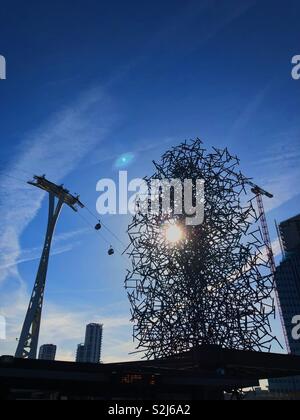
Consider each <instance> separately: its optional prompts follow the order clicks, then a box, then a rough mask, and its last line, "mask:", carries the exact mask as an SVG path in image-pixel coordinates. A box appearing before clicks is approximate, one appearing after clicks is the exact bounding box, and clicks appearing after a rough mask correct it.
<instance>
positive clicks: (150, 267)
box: [126, 139, 277, 359]
mask: <svg viewBox="0 0 300 420" xmlns="http://www.w3.org/2000/svg"><path fill="white" fill-rule="evenodd" d="M239 163H240V162H239V159H238V158H237V157H234V156H232V155H231V154H230V153H229V152H228V150H227V149H225V150H219V149H213V151H212V152H211V153H208V152H207V151H206V150H205V149H204V147H203V143H202V142H201V141H200V140H199V139H197V140H196V141H193V142H185V143H183V144H181V145H180V146H178V147H175V148H173V149H172V150H170V151H168V152H166V153H165V154H164V156H163V157H162V161H161V163H160V164H157V163H155V167H156V173H155V174H154V175H153V176H152V177H150V178H146V181H147V183H148V184H149V185H150V182H151V180H152V179H167V180H170V179H180V180H181V181H183V180H184V179H193V180H195V179H203V180H204V181H205V221H204V223H203V224H201V225H199V226H185V223H184V220H185V219H184V216H174V215H173V214H172V211H171V212H169V214H156V215H155V214H151V213H148V214H145V213H143V212H138V213H137V214H136V215H135V216H134V218H133V221H132V223H131V224H130V226H129V230H128V232H129V237H130V241H131V247H130V248H129V255H130V257H131V259H132V268H131V270H130V271H129V272H128V275H127V278H126V289H127V290H128V296H129V300H130V303H131V306H132V321H133V322H134V323H135V326H134V338H135V339H136V340H137V341H138V347H137V350H138V351H141V352H144V353H145V357H147V358H148V359H150V358H152V357H154V358H160V357H166V356H170V355H174V354H177V353H180V352H184V351H187V350H189V349H191V348H194V347H198V346H200V345H204V344H214V345H219V346H222V347H224V348H230V349H243V350H256V351H265V350H266V351H270V350H271V345H272V342H273V341H274V340H277V339H276V337H274V336H273V335H272V330H271V326H270V319H271V316H273V315H274V314H275V305H274V299H273V291H274V282H273V278H272V273H271V272H270V266H269V258H268V255H267V252H266V247H265V244H264V241H263V236H262V232H261V228H260V226H259V215H258V212H257V210H256V208H255V195H253V193H251V191H248V190H249V188H248V187H249V181H250V179H249V178H247V177H245V176H244V175H243V174H242V173H241V172H240V171H239ZM149 188H150V187H149ZM248 194H250V195H251V196H249V195H248ZM174 219H175V220H176V224H178V225H180V226H181V229H182V231H183V232H184V235H183V238H182V240H180V241H178V242H176V243H170V242H169V241H168V240H167V239H166V235H165V234H164V233H163V230H164V226H165V224H166V221H167V220H174Z"/></svg>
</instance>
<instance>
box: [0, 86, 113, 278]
mask: <svg viewBox="0 0 300 420" xmlns="http://www.w3.org/2000/svg"><path fill="white" fill-rule="evenodd" d="M112 107H113V105H112V102H111V100H110V99H108V98H107V97H106V96H105V94H104V93H103V92H102V91H101V90H100V89H93V90H91V91H89V92H88V93H85V94H84V95H82V96H81V97H80V98H79V99H78V100H77V101H76V102H75V103H73V104H71V105H69V106H67V107H66V108H65V109H63V110H61V111H60V112H58V113H57V114H56V115H54V116H52V117H51V118H50V119H49V120H48V121H46V122H45V123H43V124H42V125H41V126H40V127H39V128H37V129H36V130H35V131H34V132H32V133H30V134H28V135H27V136H26V137H25V139H24V140H23V141H22V142H21V145H20V147H19V150H18V153H17V154H16V156H14V157H13V158H12V160H11V162H10V163H8V165H7V167H6V168H3V170H2V174H0V212H1V219H2V220H1V225H0V282H3V281H4V280H5V279H6V278H7V277H9V276H12V277H17V276H18V269H17V262H18V261H19V260H20V257H21V254H22V251H21V247H20V237H21V235H22V233H23V231H24V229H25V228H26V227H27V226H28V225H29V223H30V222H31V221H32V220H33V219H34V217H35V216H36V214H37V212H38V210H39V208H40V206H41V203H42V200H43V197H44V194H43V193H42V192H39V191H37V190H35V189H33V188H29V187H27V186H26V184H25V185H22V184H21V183H20V182H18V181H17V180H15V179H14V178H9V177H7V175H8V176H11V177H19V178H20V177H21V178H24V177H25V176H26V174H34V173H37V174H42V173H46V174H47V176H48V177H50V178H51V179H53V180H54V181H57V182H58V181H59V180H62V179H63V178H64V177H65V176H66V175H67V174H68V173H70V172H71V171H72V170H74V169H75V168H76V167H77V165H78V164H79V163H80V161H81V160H82V159H83V158H84V157H85V156H86V155H87V154H88V152H89V151H90V150H92V149H93V147H95V146H96V145H97V144H98V143H99V142H101V141H102V140H103V139H104V138H105V136H106V134H107V133H108V132H109V130H110V129H111V127H112V124H113V123H114V121H115V118H116V114H115V113H114V112H113V111H112ZM24 174H25V175H24ZM21 261H22V258H21Z"/></svg>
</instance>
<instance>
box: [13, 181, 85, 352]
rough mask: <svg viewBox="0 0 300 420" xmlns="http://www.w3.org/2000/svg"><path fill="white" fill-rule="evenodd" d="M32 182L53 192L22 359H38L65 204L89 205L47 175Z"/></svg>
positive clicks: (75, 208)
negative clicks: (54, 242)
mask: <svg viewBox="0 0 300 420" xmlns="http://www.w3.org/2000/svg"><path fill="white" fill-rule="evenodd" d="M28 184H29V185H33V186H34V187H37V188H40V189H42V190H44V191H46V192H47V193H48V194H49V215H48V226H47V233H46V239H45V244H44V249H43V253H42V256H41V260H40V265H39V269H38V272H37V276H36V281H35V284H34V287H33V292H32V295H31V299H30V302H29V307H28V311H27V314H26V317H25V321H24V325H23V328H22V333H21V337H20V340H19V343H18V348H17V351H16V355H15V357H17V358H20V359H36V357H37V349H38V340H39V333H40V325H41V316H42V309H43V301H44V293H45V285H46V277H47V271H48V264H49V258H50V250H51V243H52V239H53V234H54V231H55V227H56V224H57V221H58V218H59V215H60V212H61V210H62V207H63V205H64V204H66V205H67V206H69V207H71V209H72V210H73V211H75V212H77V211H78V207H79V208H84V207H85V206H84V205H83V204H82V203H81V202H80V200H79V196H77V197H75V196H73V195H71V194H70V191H68V190H66V189H65V188H64V186H63V185H61V186H59V185H56V184H53V183H52V182H50V181H48V180H47V179H46V177H45V175H44V176H34V180H33V181H30V182H28Z"/></svg>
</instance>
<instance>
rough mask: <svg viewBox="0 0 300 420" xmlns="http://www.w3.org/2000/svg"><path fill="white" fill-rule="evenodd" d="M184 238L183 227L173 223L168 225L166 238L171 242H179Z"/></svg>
mask: <svg viewBox="0 0 300 420" xmlns="http://www.w3.org/2000/svg"><path fill="white" fill-rule="evenodd" d="M182 239H183V232H182V229H181V228H180V227H179V226H178V225H176V224H174V225H173V224H172V225H169V226H167V227H166V240H167V241H168V242H170V243H171V244H176V243H177V242H179V241H181V240H182Z"/></svg>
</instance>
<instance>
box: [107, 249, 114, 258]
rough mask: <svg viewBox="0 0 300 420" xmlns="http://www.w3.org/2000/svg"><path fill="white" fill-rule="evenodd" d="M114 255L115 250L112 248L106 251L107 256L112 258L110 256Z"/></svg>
mask: <svg viewBox="0 0 300 420" xmlns="http://www.w3.org/2000/svg"><path fill="white" fill-rule="evenodd" d="M114 253H115V250H114V249H113V247H110V248H109V250H108V255H109V256H112V255H114Z"/></svg>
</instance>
